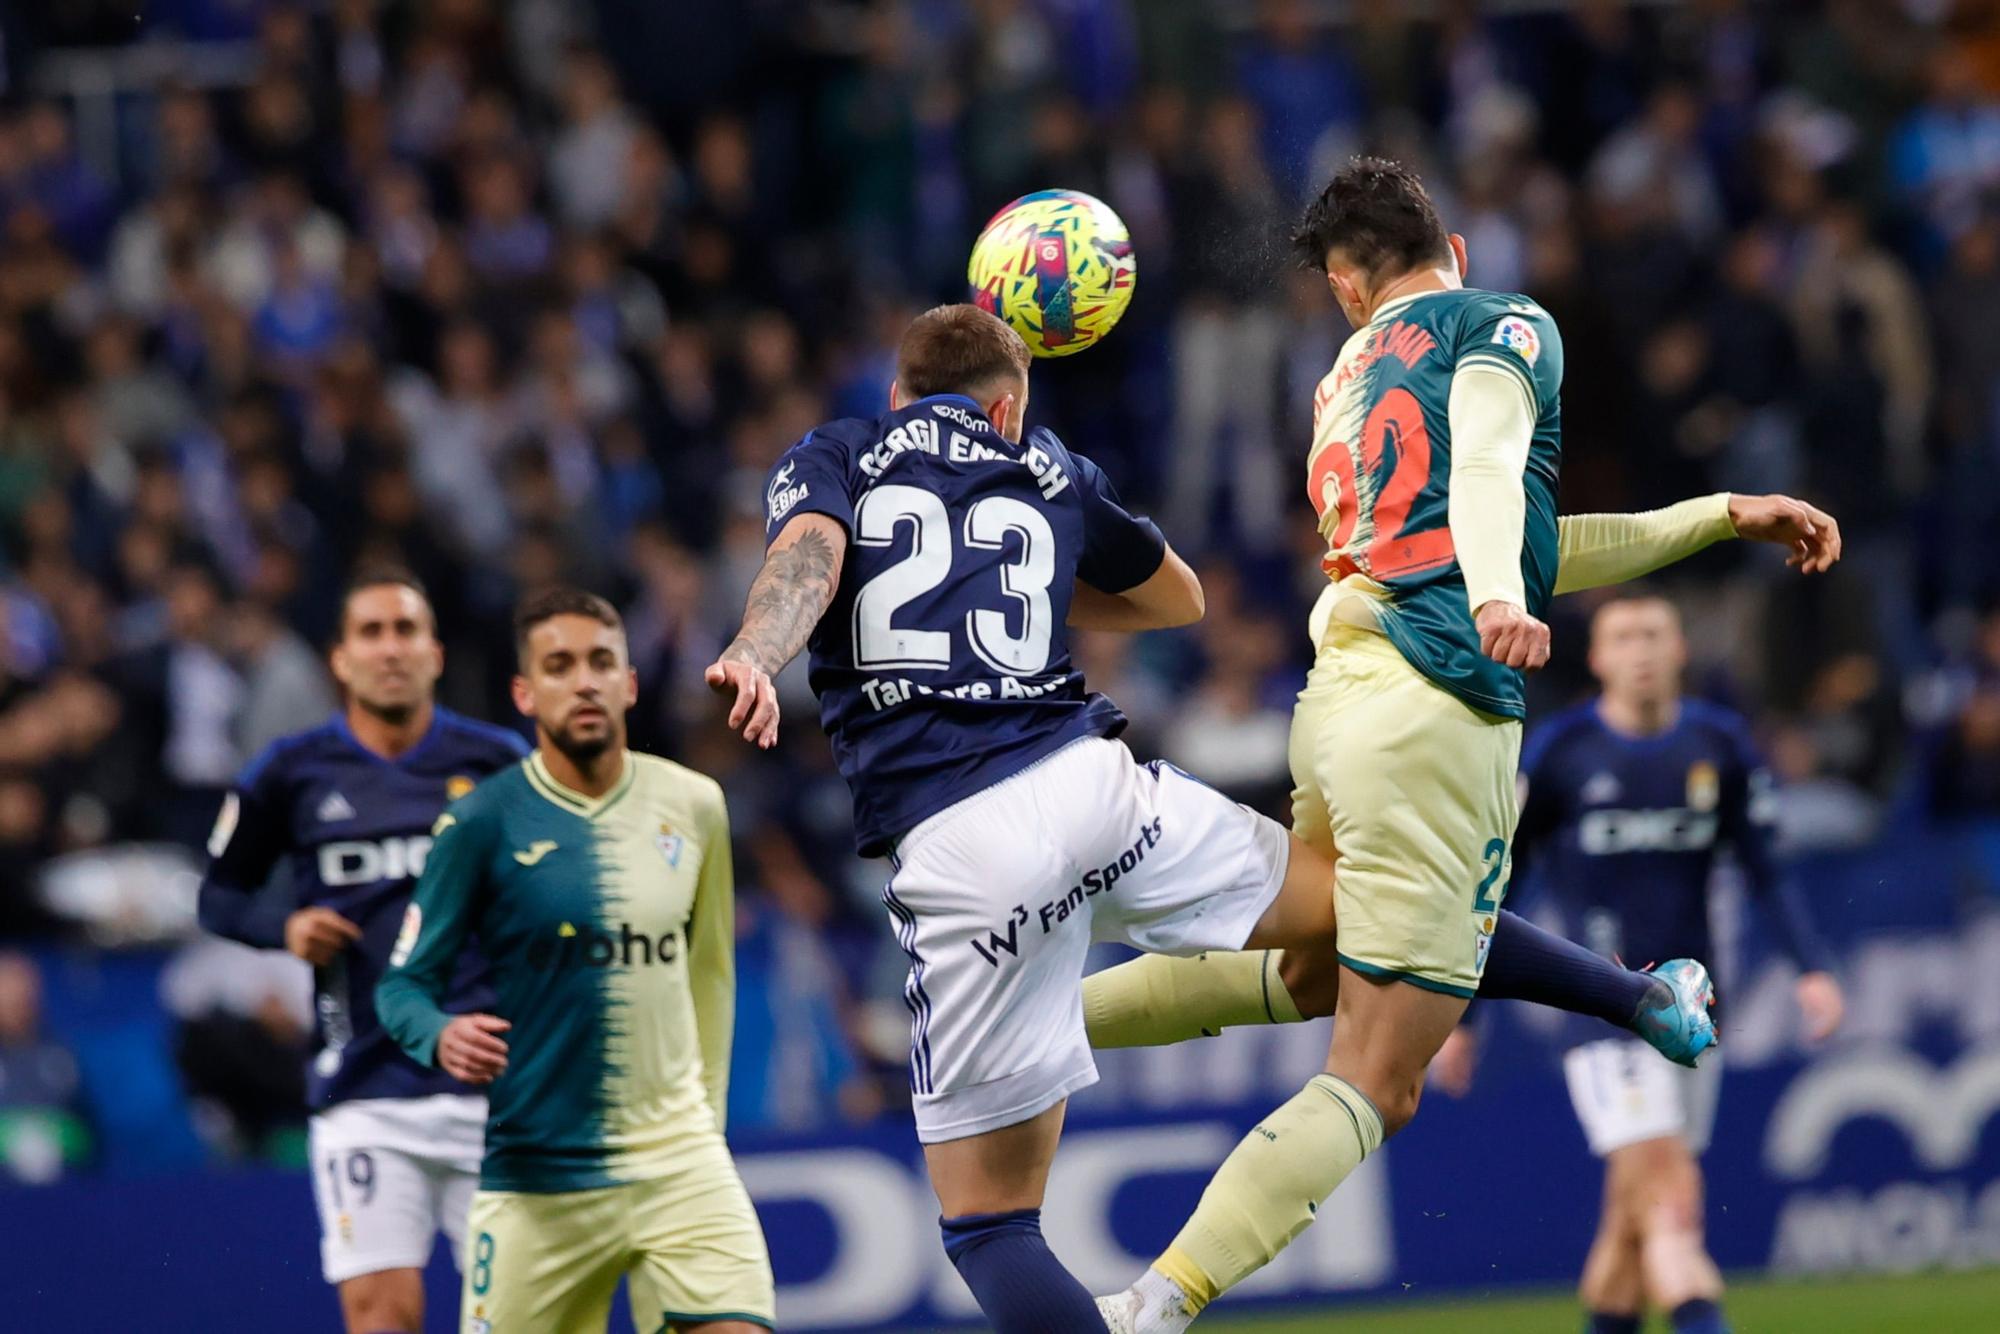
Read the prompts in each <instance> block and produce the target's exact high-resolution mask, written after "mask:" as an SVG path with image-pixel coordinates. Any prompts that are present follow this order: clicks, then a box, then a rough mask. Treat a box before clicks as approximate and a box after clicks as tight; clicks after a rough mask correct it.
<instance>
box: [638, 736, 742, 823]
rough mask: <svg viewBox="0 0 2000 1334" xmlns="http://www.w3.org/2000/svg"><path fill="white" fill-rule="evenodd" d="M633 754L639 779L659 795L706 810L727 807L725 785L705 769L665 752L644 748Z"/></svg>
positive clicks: (710, 810) (712, 810)
mask: <svg viewBox="0 0 2000 1334" xmlns="http://www.w3.org/2000/svg"><path fill="white" fill-rule="evenodd" d="M629 753H630V755H631V757H632V762H633V763H634V764H636V765H638V766H639V772H638V774H637V776H636V778H637V781H638V782H641V783H643V784H645V785H646V787H647V789H648V791H650V792H651V793H653V794H654V795H655V796H657V797H660V798H664V799H668V800H673V799H678V800H681V801H684V802H687V803H689V804H692V805H693V806H694V807H695V808H696V809H698V810H700V811H702V812H704V813H713V814H719V813H721V811H722V810H723V809H724V801H723V796H722V784H720V783H718V782H716V781H715V779H713V778H711V777H709V776H708V775H707V774H705V773H703V772H701V770H699V769H690V768H688V767H687V766H686V765H685V764H676V763H675V762H674V761H672V760H670V759H668V758H666V756H664V755H651V754H648V753H647V752H645V751H642V750H635V751H631V752H629Z"/></svg>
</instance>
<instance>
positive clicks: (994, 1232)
mask: <svg viewBox="0 0 2000 1334" xmlns="http://www.w3.org/2000/svg"><path fill="white" fill-rule="evenodd" d="M938 1226H939V1227H940V1228H941V1229H942V1230H943V1232H944V1253H945V1254H946V1255H948V1256H950V1257H951V1262H952V1264H954V1265H956V1266H957V1267H958V1273H959V1277H961V1278H963V1279H964V1280H965V1286H966V1287H968V1288H971V1289H972V1295H973V1296H974V1297H976V1298H978V1299H979V1309H980V1310H982V1311H984V1312H985V1313H986V1319H987V1320H988V1321H989V1322H990V1323H991V1324H992V1326H993V1328H994V1330H995V1331H996V1334H1088V1331H1090V1330H1101V1329H1103V1328H1104V1321H1103V1319H1102V1318H1101V1317H1100V1316H1099V1315H1098V1314H1097V1300H1096V1299H1095V1298H1094V1297H1092V1296H1091V1295H1090V1292H1089V1290H1088V1289H1086V1288H1085V1287H1084V1286H1083V1284H1081V1283H1079V1282H1077V1281H1076V1276H1075V1275H1073V1274H1071V1273H1070V1272H1069V1270H1067V1269H1064V1268H1063V1267H1062V1261H1060V1260H1058V1259H1056V1256H1055V1252H1054V1251H1051V1250H1050V1249H1049V1244H1048V1242H1047V1241H1045V1240H1043V1238H1042V1211H1041V1210H1040V1209H1014V1210H1011V1211H1009V1212H1007V1213H1004V1214H966V1215H965V1216H964V1217H962V1218H941V1219H939V1220H938Z"/></svg>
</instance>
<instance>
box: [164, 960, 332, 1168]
mask: <svg viewBox="0 0 2000 1334" xmlns="http://www.w3.org/2000/svg"><path fill="white" fill-rule="evenodd" d="M160 990H161V999H162V1000H163V1001H164V1002H165V1004H166V1008H167V1010H168V1012H169V1013H170V1014H172V1015H173V1016H174V1018H175V1019H176V1021H177V1025H176V1031H175V1036H174V1063H175V1065H176V1066H177V1067H178V1068H179V1070H180V1074H181V1079H182V1081H183V1082H184V1083H185V1084H186V1086H187V1091H188V1094H189V1096H190V1097H191V1098H192V1099H193V1100H194V1111H195V1118H194V1120H195V1129H196V1130H197V1131H198V1132H200V1134H201V1136H202V1138H203V1139H204V1140H206V1141H207V1142H208V1143H209V1145H210V1147H211V1148H212V1149H214V1150H215V1151H216V1152H217V1153H219V1154H221V1155H223V1156H226V1157H230V1158H243V1157H266V1158H277V1159H281V1160H289V1161H296V1160H297V1159H298V1158H299V1157H301V1156H302V1153H303V1140H304V1129H305V1120H306V1088H305V1058H306V1055H307V1047H308V1046H309V1044H310V1039H311V1036H312V1022H311V1006H312V978H311V974H310V972H309V971H308V969H307V966H306V965H305V964H304V963H302V962H301V961H300V960H298V959H296V958H294V957H293V956H291V955H290V954H287V953H284V952H283V951H280V950H254V949H251V948H250V947H249V946H247V945H238V944H236V943H235V942H234V941H228V940H218V939H214V938H211V937H202V938H201V939H199V940H197V941H196V942H195V943H193V944H191V945H188V946H186V947H185V948H183V949H182V950H181V951H180V953H179V954H177V955H176V956H175V958H174V961H173V963H172V964H171V965H170V966H169V967H168V969H167V972H166V974H165V976H164V977H163V978H162V979H161V982H160Z"/></svg>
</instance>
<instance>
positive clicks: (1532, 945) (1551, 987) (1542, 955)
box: [1479, 909, 1664, 1029]
mask: <svg viewBox="0 0 2000 1334" xmlns="http://www.w3.org/2000/svg"><path fill="white" fill-rule="evenodd" d="M1663 985H1664V984H1662V983H1659V982H1657V981H1655V980H1654V979H1653V978H1652V977H1650V976H1648V975H1647V974H1645V973H1635V972H1633V971H1632V970H1631V969H1629V968H1621V967H1620V966H1619V965H1617V964H1615V963H1613V962H1612V961H1611V960H1609V959H1606V958H1604V957H1603V956H1601V955H1597V954H1592V953H1591V952H1590V951H1589V950H1587V949H1585V948H1584V947H1583V946H1581V945H1578V944H1576V943H1575V942H1573V941H1568V940H1564V939H1563V938H1562V937H1561V936H1559V935H1557V934H1555V932H1553V931H1544V930H1542V928H1540V927H1539V926H1536V925H1535V924H1534V923H1533V922H1531V921H1529V920H1528V919H1527V918H1525V917H1520V916H1517V915H1515V914H1514V913H1510V912H1508V911H1506V910H1505V909H1502V910H1501V912H1500V921H1499V925H1498V926H1497V927H1496V928H1495V929H1494V932H1493V948H1492V952H1491V953H1490V954H1489V955H1487V958H1486V974H1485V976H1484V977H1482V978H1481V979H1480V981H1479V994H1480V996H1481V997H1482V998H1487V999H1492V1000H1522V1001H1533V1002H1535V1003H1536V1004H1538V1005H1550V1006H1553V1007H1555V1008H1556V1009H1558V1010H1569V1011H1571V1012H1572V1013H1575V1014H1588V1015H1594V1016H1595V1017H1597V1018H1599V1019H1602V1020H1604V1021H1605V1022H1606V1023H1608V1024H1615V1025H1616V1026H1618V1027H1619V1028H1627V1029H1629V1028H1631V1027H1632V1023H1633V1021H1634V1020H1635V1019H1636V1018H1637V1017H1638V1015H1639V1007H1640V1006H1641V1005H1642V1004H1644V1003H1645V1002H1646V999H1647V997H1648V995H1649V994H1651V992H1652V990H1653V988H1654V987H1658V986H1663Z"/></svg>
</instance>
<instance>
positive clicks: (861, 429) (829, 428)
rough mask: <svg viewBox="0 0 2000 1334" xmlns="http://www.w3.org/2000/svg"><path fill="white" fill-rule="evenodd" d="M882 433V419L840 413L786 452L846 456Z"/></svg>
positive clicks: (797, 455) (800, 455)
mask: <svg viewBox="0 0 2000 1334" xmlns="http://www.w3.org/2000/svg"><path fill="white" fill-rule="evenodd" d="M881 434H882V423H881V421H879V420H876V419H871V418H868V417H836V418H834V419H833V420H832V421H830V422H822V423H821V424H820V425H818V426H815V427H813V428H812V429H811V430H810V431H807V432H806V433H805V434H804V435H802V436H800V437H799V439H798V441H797V443H795V444H794V445H793V446H792V447H791V448H790V449H787V450H786V451H785V452H784V455H783V456H782V458H781V459H780V462H782V461H783V459H788V458H805V457H810V458H846V457H848V456H849V455H851V454H852V453H853V452H854V451H855V450H856V449H859V448H863V447H865V446H867V445H870V444H873V443H874V442H875V440H876V439H877V438H879V437H880V435H881Z"/></svg>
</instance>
